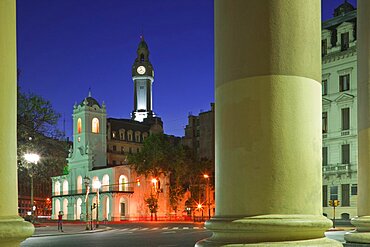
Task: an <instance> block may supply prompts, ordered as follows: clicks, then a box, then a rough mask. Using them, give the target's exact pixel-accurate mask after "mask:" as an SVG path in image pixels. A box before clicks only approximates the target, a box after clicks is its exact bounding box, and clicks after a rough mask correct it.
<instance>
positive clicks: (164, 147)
mask: <svg viewBox="0 0 370 247" xmlns="http://www.w3.org/2000/svg"><path fill="white" fill-rule="evenodd" d="M172 154H173V151H172V147H171V145H170V143H169V141H168V138H167V136H165V135H164V134H162V133H159V134H151V135H150V136H148V137H147V138H146V139H145V140H144V143H143V148H142V149H141V151H140V152H138V153H135V154H130V155H129V156H128V161H129V163H130V164H131V166H132V167H133V168H134V169H135V171H136V172H137V173H138V174H143V175H145V176H148V175H149V174H151V175H152V176H154V177H159V175H161V174H164V175H166V174H167V173H168V172H169V170H170V164H171V162H172V161H173V157H172V156H171V155H172Z"/></svg>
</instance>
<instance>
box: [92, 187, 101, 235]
mask: <svg viewBox="0 0 370 247" xmlns="http://www.w3.org/2000/svg"><path fill="white" fill-rule="evenodd" d="M100 187H101V183H100V181H99V180H95V181H94V182H93V188H94V189H96V190H97V191H96V197H97V200H96V228H98V227H99V189H100Z"/></svg>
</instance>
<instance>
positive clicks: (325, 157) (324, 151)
mask: <svg viewBox="0 0 370 247" xmlns="http://www.w3.org/2000/svg"><path fill="white" fill-rule="evenodd" d="M322 165H323V166H326V165H328V147H323V148H322Z"/></svg>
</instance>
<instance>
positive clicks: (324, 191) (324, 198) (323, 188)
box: [322, 185, 328, 207]
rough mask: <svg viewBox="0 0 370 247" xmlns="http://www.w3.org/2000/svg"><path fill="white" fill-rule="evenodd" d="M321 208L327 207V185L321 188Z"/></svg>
mask: <svg viewBox="0 0 370 247" xmlns="http://www.w3.org/2000/svg"><path fill="white" fill-rule="evenodd" d="M322 206H323V207H327V206H328V186H327V185H324V186H322Z"/></svg>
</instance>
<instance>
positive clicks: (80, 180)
mask: <svg viewBox="0 0 370 247" xmlns="http://www.w3.org/2000/svg"><path fill="white" fill-rule="evenodd" d="M77 193H82V177H81V176H78V177H77Z"/></svg>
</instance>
